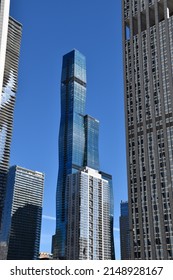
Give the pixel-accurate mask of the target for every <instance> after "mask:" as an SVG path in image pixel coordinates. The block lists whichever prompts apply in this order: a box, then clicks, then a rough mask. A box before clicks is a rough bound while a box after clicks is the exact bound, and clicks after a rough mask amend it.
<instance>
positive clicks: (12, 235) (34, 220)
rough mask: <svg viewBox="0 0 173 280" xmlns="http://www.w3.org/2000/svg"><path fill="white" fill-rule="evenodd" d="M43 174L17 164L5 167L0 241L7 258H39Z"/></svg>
mask: <svg viewBox="0 0 173 280" xmlns="http://www.w3.org/2000/svg"><path fill="white" fill-rule="evenodd" d="M43 186H44V174H43V173H41V172H37V171H32V170H28V169H26V168H23V167H19V166H12V167H11V168H10V169H9V174H8V183H7V192H6V200H5V207H4V215H3V219H4V220H5V223H4V225H3V231H2V241H3V244H6V248H7V256H6V257H7V259H8V260H36V259H38V257H39V246H40V232H41V217H42V201H43Z"/></svg>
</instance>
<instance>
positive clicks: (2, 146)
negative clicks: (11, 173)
mask: <svg viewBox="0 0 173 280" xmlns="http://www.w3.org/2000/svg"><path fill="white" fill-rule="evenodd" d="M7 2H8V1H7ZM21 32H22V27H21V24H20V23H18V22H17V21H15V20H14V19H13V18H11V17H10V18H9V23H8V36H7V47H6V57H5V68H4V72H3V74H4V75H3V85H2V91H1V93H0V94H1V103H0V228H1V227H2V213H3V205H4V198H5V191H6V183H7V173H8V168H9V158H10V145H11V138H12V127H13V113H14V105H15V99H16V92H17V80H18V63H19V53H20V42H21Z"/></svg>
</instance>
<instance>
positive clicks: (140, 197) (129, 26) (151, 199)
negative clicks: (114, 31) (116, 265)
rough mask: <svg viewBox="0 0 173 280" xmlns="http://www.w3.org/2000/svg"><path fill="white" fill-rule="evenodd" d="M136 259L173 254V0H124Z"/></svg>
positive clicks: (131, 208) (129, 164)
mask: <svg viewBox="0 0 173 280" xmlns="http://www.w3.org/2000/svg"><path fill="white" fill-rule="evenodd" d="M122 14H123V52H124V86H125V113H126V138H127V168H128V193H129V199H128V201H129V217H130V221H129V222H130V235H131V258H132V259H158V260H159V259H163V260H168V259H169V260H170V259H173V153H172V151H173V94H172V93H173V1H172V0H160V1H158V0H145V1H144V0H140V1H135V0H123V1H122Z"/></svg>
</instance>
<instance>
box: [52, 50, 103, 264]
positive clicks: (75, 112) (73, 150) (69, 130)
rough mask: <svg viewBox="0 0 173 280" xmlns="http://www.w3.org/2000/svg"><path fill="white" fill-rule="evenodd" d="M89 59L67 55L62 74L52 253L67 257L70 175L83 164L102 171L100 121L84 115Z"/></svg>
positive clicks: (74, 51)
mask: <svg viewBox="0 0 173 280" xmlns="http://www.w3.org/2000/svg"><path fill="white" fill-rule="evenodd" d="M85 103H86V61H85V57H84V56H83V55H82V54H81V53H80V52H79V51H77V50H73V51H71V52H70V53H68V54H66V55H64V57H63V63H62V76H61V121H60V131H59V173H58V182H57V193H56V233H55V235H54V237H53V254H54V258H56V259H66V255H65V254H66V253H65V252H66V230H67V211H68V209H67V208H68V207H67V206H68V205H67V199H66V181H67V176H68V175H70V174H73V173H77V172H78V171H80V170H81V169H82V168H83V167H85V166H88V167H90V168H93V169H96V170H99V153H98V134H99V121H98V120H96V119H95V118H93V117H91V116H88V115H85Z"/></svg>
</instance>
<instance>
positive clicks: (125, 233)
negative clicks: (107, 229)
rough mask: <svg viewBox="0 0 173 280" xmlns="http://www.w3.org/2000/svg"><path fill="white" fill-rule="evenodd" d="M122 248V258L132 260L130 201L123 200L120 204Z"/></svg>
mask: <svg viewBox="0 0 173 280" xmlns="http://www.w3.org/2000/svg"><path fill="white" fill-rule="evenodd" d="M120 211H121V215H120V249H121V260H130V259H131V256H130V231H129V209H128V202H127V201H125V202H124V201H121V204H120Z"/></svg>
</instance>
